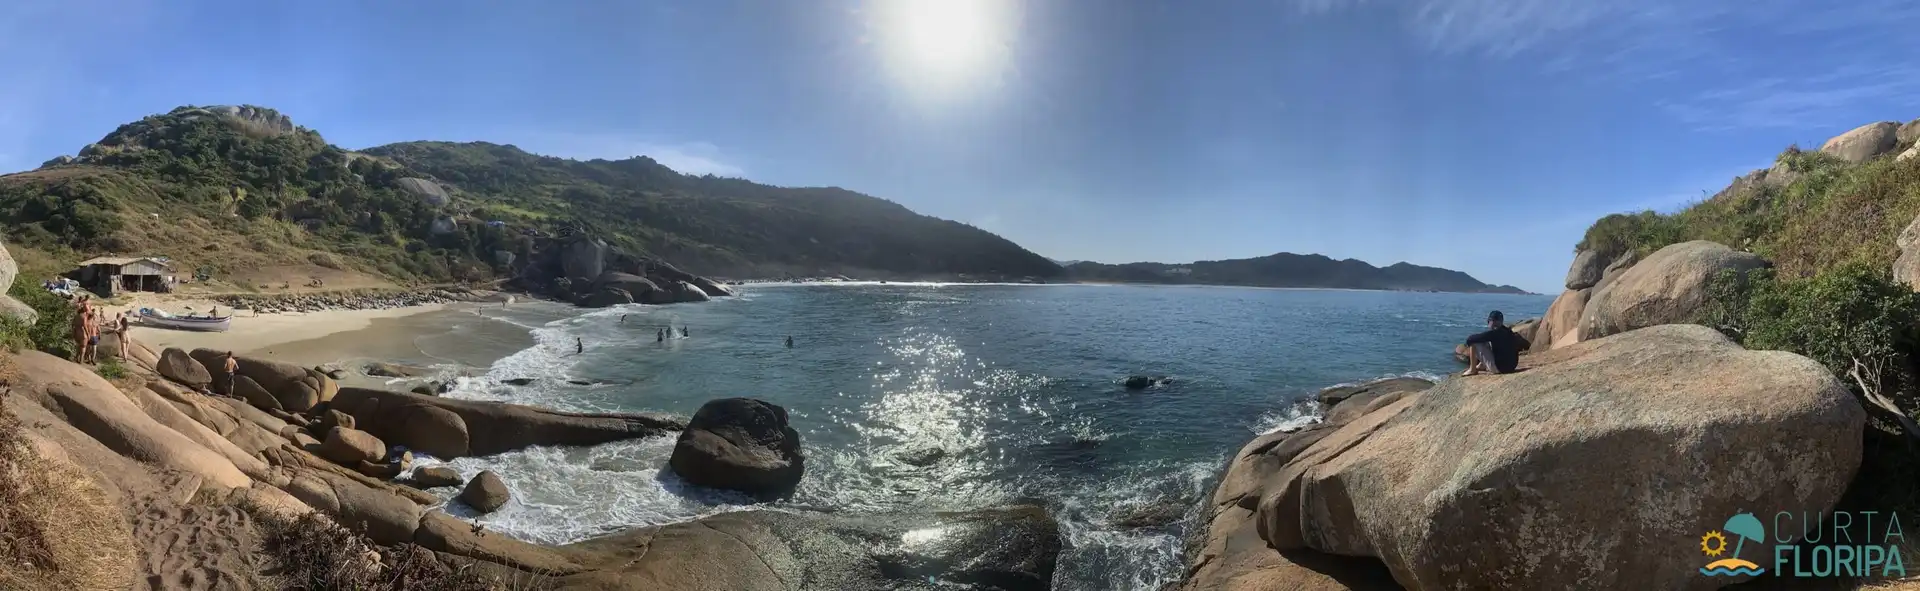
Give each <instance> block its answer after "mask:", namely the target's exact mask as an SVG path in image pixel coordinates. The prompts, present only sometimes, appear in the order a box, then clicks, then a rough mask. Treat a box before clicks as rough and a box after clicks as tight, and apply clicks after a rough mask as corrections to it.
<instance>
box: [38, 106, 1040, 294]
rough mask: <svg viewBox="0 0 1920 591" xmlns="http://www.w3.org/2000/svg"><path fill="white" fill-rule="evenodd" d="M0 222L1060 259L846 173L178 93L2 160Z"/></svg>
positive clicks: (223, 264)
mask: <svg viewBox="0 0 1920 591" xmlns="http://www.w3.org/2000/svg"><path fill="white" fill-rule="evenodd" d="M0 223H3V224H5V226H6V228H7V230H8V236H9V240H10V241H11V242H15V243H20V244H23V245H26V246H29V247H33V248H36V249H41V250H46V251H49V252H53V253H56V256H60V257H62V258H78V257H83V256H87V255H92V254H98V253H104V252H116V253H129V254H135V253H137V254H154V255H165V256H171V257H173V258H175V259H176V260H179V261H181V262H182V263H183V264H185V265H186V266H187V267H188V268H191V269H203V270H205V271H208V272H209V273H210V274H212V275H214V276H216V277H218V276H219V275H221V274H222V273H225V272H232V271H237V270H243V269H246V268H249V267H260V266H272V265H316V266H323V267H332V268H351V269H356V270H359V271H363V272H367V273H373V274H378V275H381V276H385V277H388V278H391V279H394V280H397V281H402V282H406V281H447V280H483V279H489V278H493V277H499V276H505V275H508V274H510V273H511V272H512V267H513V265H514V264H515V261H516V260H524V259H525V256H526V254H527V249H528V248H530V246H531V245H532V244H533V241H534V240H535V239H536V238H538V237H541V236H559V235H568V234H576V233H586V234H589V235H592V236H595V237H598V238H601V239H603V240H606V241H607V242H608V243H610V244H611V245H612V246H613V247H615V248H616V249H618V250H619V251H621V252H624V253H627V254H630V255H634V256H653V257H658V258H663V259H666V260H668V261H671V262H673V263H676V264H678V265H681V266H683V267H688V268H691V269H696V270H698V271H699V272H701V273H705V274H711V275H721V276H734V277H750V276H776V277H777V276H782V275H788V274H792V275H813V274H822V273H847V274H860V275H869V276H902V277H912V276H953V275H959V274H968V275H970V276H981V277H990V278H1020V277H1027V276H1033V277H1043V278H1044V277H1052V276H1057V275H1059V274H1060V273H1061V272H1062V271H1061V269H1060V268H1059V266H1057V265H1054V264H1053V263H1052V262H1050V261H1047V260H1046V259H1045V258H1042V257H1040V256H1039V255H1035V254H1033V253H1031V252H1028V251H1026V250H1025V249H1023V248H1021V247H1020V246H1019V245H1016V244H1013V243H1012V242H1010V241H1007V240H1005V239H1003V238H1000V237H998V236H995V235H993V234H991V233H988V232H985V231H983V230H980V229H977V228H973V227H971V226H967V225H964V224H960V223H957V222H951V221H946V220H941V219H937V218H932V217H928V216H922V215H918V214H915V213H913V212H912V211H909V210H908V209H906V208H905V207H902V206H900V205H898V204H895V203H893V202H890V201H886V200H882V199H878V198H874V197H870V196H866V195H861V194H859V193H854V192H852V191H847V190H844V189H837V188H782V187H772V186H767V185H762V184H758V183H753V182H751V181H746V180H740V179H725V178H716V177H710V176H709V177H694V176H687V175H682V174H679V173H677V172H674V171H673V170H671V169H668V168H666V167H665V166H662V165H660V164H659V163H657V162H654V161H653V160H652V159H649V158H646V157H635V158H631V159H626V160H619V161H605V160H593V161H588V162H581V161H574V160H565V159H559V158H551V157H544V156H537V155H533V154H528V153H526V152H524V151H521V150H519V149H517V148H514V147H512V146H503V145H495V144H487V143H469V144H452V143H444V142H408V143H401V144H393V145H389V146H381V147H378V148H373V149H369V150H365V151H361V152H354V151H349V150H345V149H342V148H339V147H337V146H333V145H330V144H328V143H327V142H326V141H325V140H324V139H323V138H322V137H321V136H320V134H319V133H317V132H315V131H313V130H310V129H306V128H303V127H299V126H296V125H294V124H293V122H292V121H291V120H290V119H288V118H287V117H286V116H284V115H281V114H280V113H278V112H275V111H273V110H272V109H267V108H261V107H252V106H244V107H231V106H223V107H180V108H177V109H174V110H173V111H171V112H169V113H167V114H164V115H155V116H150V117H147V118H145V119H142V120H140V121H136V122H133V123H129V124H126V125H122V126H121V127H120V128H119V129H116V130H114V131H113V132H112V133H110V134H108V135H107V136H106V137H104V138H102V139H101V140H100V141H99V142H96V143H93V144H90V145H87V146H86V147H84V148H82V149H81V150H80V151H79V153H78V154H77V155H76V156H72V157H68V156H62V157H60V158H56V159H54V160H52V161H49V162H47V163H46V164H45V165H43V166H42V167H41V168H40V169H37V170H33V171H28V172H23V173H17V174H11V175H6V176H0Z"/></svg>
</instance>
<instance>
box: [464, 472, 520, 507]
mask: <svg viewBox="0 0 1920 591" xmlns="http://www.w3.org/2000/svg"><path fill="white" fill-rule="evenodd" d="M511 497H512V492H511V491H508V490H507V483H506V481H504V480H501V479H500V475H499V474H494V473H493V471H492V470H481V471H480V473H479V474H475V475H474V476H473V480H470V481H468V482H467V487H466V488H464V489H461V490H460V502H462V503H466V504H467V506H468V507H473V508H474V510H477V511H479V512H481V513H492V512H494V511H498V510H500V508H501V507H505V506H506V505H507V500H508V499H509V498H511Z"/></svg>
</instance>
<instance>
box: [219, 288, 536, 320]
mask: <svg viewBox="0 0 1920 591" xmlns="http://www.w3.org/2000/svg"><path fill="white" fill-rule="evenodd" d="M501 297H502V296H501V294H499V293H498V292H493V291H485V290H469V289H430V290H423V291H404V292H381V293H347V292H342V293H310V294H275V295H225V296H219V297H216V298H214V299H213V301H214V302H215V303H218V304H220V305H222V306H226V307H229V308H235V309H245V310H253V311H254V312H256V313H260V314H277V313H281V312H320V311H325V310H385V309H389V308H406V307H409V306H424V305H428V304H447V303H453V302H489V301H498V300H499V299H500V298H501Z"/></svg>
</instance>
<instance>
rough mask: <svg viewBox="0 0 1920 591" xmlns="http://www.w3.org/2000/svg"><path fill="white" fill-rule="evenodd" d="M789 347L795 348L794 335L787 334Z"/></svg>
mask: <svg viewBox="0 0 1920 591" xmlns="http://www.w3.org/2000/svg"><path fill="white" fill-rule="evenodd" d="M787 348H788V349H792V348H793V335H787Z"/></svg>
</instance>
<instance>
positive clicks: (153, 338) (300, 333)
mask: <svg viewBox="0 0 1920 591" xmlns="http://www.w3.org/2000/svg"><path fill="white" fill-rule="evenodd" d="M447 308H448V305H447V304H435V305H426V306H410V307H406V308H388V309H385V310H328V311H325V312H307V313H288V314H265V315H258V316H249V315H238V316H234V318H233V327H232V328H231V329H229V330H227V331H226V332H192V331H185V330H168V329H164V328H151V327H142V326H138V325H136V326H134V328H133V330H132V334H133V338H134V339H136V340H139V341H140V342H142V343H146V344H148V345H151V346H153V347H155V348H161V347H179V348H181V349H186V350H189V351H191V350H193V349H196V348H201V347H205V348H211V349H230V350H232V351H234V352H236V353H240V352H249V351H262V350H265V349H268V348H271V347H273V346H275V345H280V344H285V343H295V342H299V341H306V340H312V339H318V338H321V337H325V336H328V335H333V334H339V333H343V332H351V331H357V330H363V329H366V328H367V327H370V326H373V324H374V322H375V321H377V320H380V319H385V318H404V317H407V316H413V315H417V314H426V313H429V312H437V311H440V310H444V309H447Z"/></svg>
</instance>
